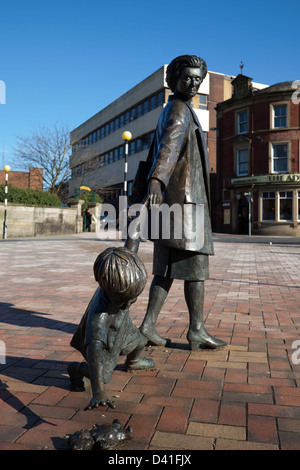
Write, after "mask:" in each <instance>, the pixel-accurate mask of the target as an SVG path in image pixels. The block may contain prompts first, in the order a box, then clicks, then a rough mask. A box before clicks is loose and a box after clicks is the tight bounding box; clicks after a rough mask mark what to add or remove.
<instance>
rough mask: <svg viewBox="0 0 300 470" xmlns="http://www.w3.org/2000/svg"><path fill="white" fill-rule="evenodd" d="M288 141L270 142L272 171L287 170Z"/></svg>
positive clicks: (284, 171)
mask: <svg viewBox="0 0 300 470" xmlns="http://www.w3.org/2000/svg"><path fill="white" fill-rule="evenodd" d="M288 154H289V146H288V143H280V144H272V173H287V172H288V168H289V165H288Z"/></svg>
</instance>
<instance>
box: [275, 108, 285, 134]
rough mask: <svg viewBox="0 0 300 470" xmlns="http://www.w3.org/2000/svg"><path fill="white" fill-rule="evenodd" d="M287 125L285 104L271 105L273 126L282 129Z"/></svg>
mask: <svg viewBox="0 0 300 470" xmlns="http://www.w3.org/2000/svg"><path fill="white" fill-rule="evenodd" d="M285 127H287V105H286V104H279V105H273V128H274V129H282V128H285Z"/></svg>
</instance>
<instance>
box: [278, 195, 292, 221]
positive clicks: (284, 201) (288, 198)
mask: <svg viewBox="0 0 300 470" xmlns="http://www.w3.org/2000/svg"><path fill="white" fill-rule="evenodd" d="M279 220H293V191H280V192H279Z"/></svg>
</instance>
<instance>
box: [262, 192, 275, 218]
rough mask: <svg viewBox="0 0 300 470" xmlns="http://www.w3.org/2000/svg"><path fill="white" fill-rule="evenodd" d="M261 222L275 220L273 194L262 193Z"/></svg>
mask: <svg viewBox="0 0 300 470" xmlns="http://www.w3.org/2000/svg"><path fill="white" fill-rule="evenodd" d="M262 220H270V221H272V220H275V192H273V191H268V192H264V193H262Z"/></svg>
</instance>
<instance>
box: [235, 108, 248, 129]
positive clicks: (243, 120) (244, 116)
mask: <svg viewBox="0 0 300 470" xmlns="http://www.w3.org/2000/svg"><path fill="white" fill-rule="evenodd" d="M247 132H248V113H247V111H242V112H240V113H238V114H237V133H238V134H246V133H247Z"/></svg>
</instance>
